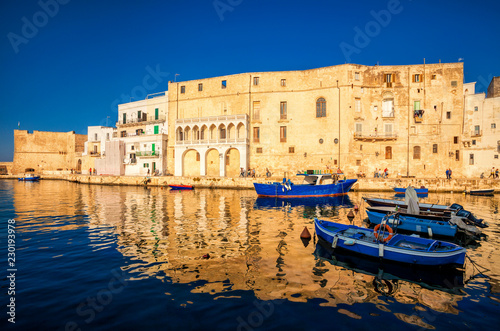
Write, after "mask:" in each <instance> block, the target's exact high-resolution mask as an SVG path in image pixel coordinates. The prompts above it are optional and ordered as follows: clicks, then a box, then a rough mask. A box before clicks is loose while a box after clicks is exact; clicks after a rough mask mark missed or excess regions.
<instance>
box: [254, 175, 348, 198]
mask: <svg viewBox="0 0 500 331" xmlns="http://www.w3.org/2000/svg"><path fill="white" fill-rule="evenodd" d="M356 182H357V179H346V180H339V181H338V182H337V184H324V185H308V184H306V185H303V184H292V185H289V186H287V185H283V184H282V183H278V182H274V183H269V184H261V183H254V184H253V185H254V187H255V191H256V192H257V194H258V195H259V196H261V197H278V198H301V197H333V196H340V195H344V194H347V193H348V192H349V190H350V189H351V187H352V186H353V185H354V183H356Z"/></svg>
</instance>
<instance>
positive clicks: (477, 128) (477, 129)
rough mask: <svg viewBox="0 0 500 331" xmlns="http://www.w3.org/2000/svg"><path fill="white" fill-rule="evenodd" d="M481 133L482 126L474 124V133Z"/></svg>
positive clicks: (476, 134)
mask: <svg viewBox="0 0 500 331" xmlns="http://www.w3.org/2000/svg"><path fill="white" fill-rule="evenodd" d="M480 134H481V127H480V126H479V125H475V126H474V135H475V136H479V135H480Z"/></svg>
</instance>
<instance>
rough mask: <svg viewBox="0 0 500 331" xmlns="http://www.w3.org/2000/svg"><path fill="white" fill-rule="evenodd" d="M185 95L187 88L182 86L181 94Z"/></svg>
mask: <svg viewBox="0 0 500 331" xmlns="http://www.w3.org/2000/svg"><path fill="white" fill-rule="evenodd" d="M184 93H186V86H185V85H182V86H181V94H184Z"/></svg>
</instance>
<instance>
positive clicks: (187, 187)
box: [168, 185, 193, 190]
mask: <svg viewBox="0 0 500 331" xmlns="http://www.w3.org/2000/svg"><path fill="white" fill-rule="evenodd" d="M168 186H170V188H171V189H172V190H192V189H193V186H191V185H168Z"/></svg>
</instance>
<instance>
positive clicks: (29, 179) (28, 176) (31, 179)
mask: <svg viewBox="0 0 500 331" xmlns="http://www.w3.org/2000/svg"><path fill="white" fill-rule="evenodd" d="M18 180H20V181H24V182H36V181H38V180H40V176H35V175H33V174H25V175H24V177H19V178H18Z"/></svg>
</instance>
